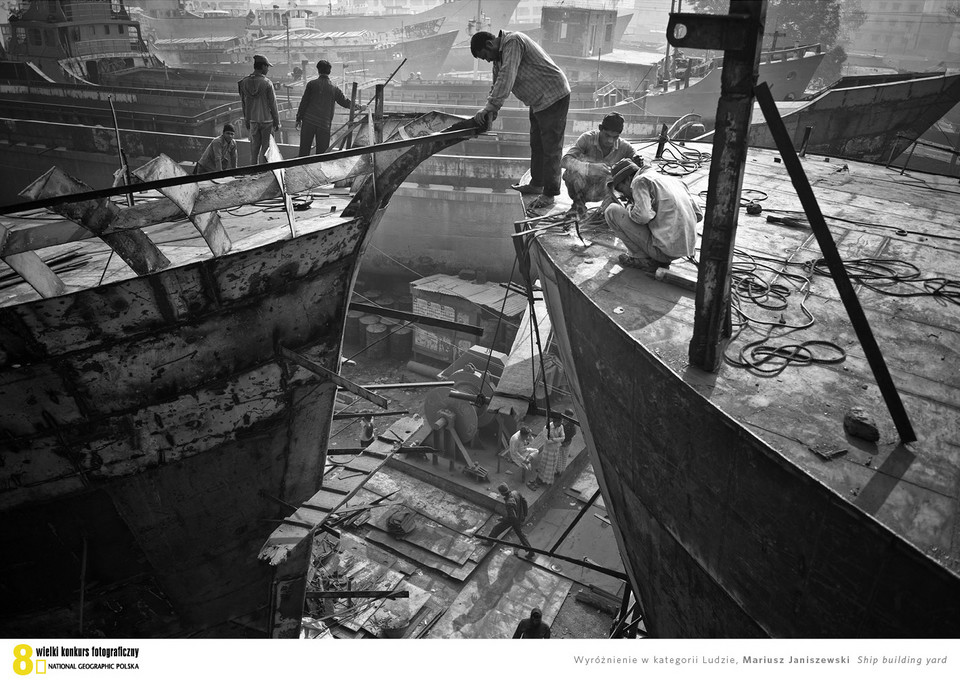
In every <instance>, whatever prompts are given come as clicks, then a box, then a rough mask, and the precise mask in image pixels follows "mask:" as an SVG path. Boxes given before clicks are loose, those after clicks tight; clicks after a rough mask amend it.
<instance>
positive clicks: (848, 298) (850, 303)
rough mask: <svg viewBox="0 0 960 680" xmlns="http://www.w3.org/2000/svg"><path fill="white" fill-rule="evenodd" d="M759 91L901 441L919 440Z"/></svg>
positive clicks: (796, 161) (770, 106)
mask: <svg viewBox="0 0 960 680" xmlns="http://www.w3.org/2000/svg"><path fill="white" fill-rule="evenodd" d="M756 92H757V101H758V102H760V109H761V110H762V111H763V116H764V118H766V120H767V126H768V127H769V128H770V134H771V135H772V136H773V139H774V141H775V142H776V143H777V149H778V150H779V151H780V155H781V156H782V157H783V165H784V167H786V169H787V172H789V173H790V180H791V181H792V182H793V188H794V189H795V190H796V192H797V197H798V198H799V199H800V204H801V205H802V206H803V210H804V212H805V213H806V215H807V221H808V222H809V223H810V228H811V229H812V230H813V235H814V236H816V237H817V245H818V246H820V252H821V253H823V259H824V260H826V262H827V266H828V267H829V268H830V275H831V276H832V277H833V282H834V283H835V284H836V285H837V292H838V293H840V300H841V301H842V302H843V306H844V308H845V309H846V310H847V315H848V316H849V317H850V322H851V323H852V324H853V330H854V331H855V332H856V334H857V339H858V340H860V345H861V346H862V347H863V353H864V354H865V355H866V357H867V362H868V363H869V364H870V369H871V370H872V371H873V377H874V378H875V379H876V381H877V385H878V386H879V387H880V393H881V394H882V395H883V400H884V401H885V402H886V404H887V409H889V411H890V416H891V417H892V418H893V422H894V424H895V425H896V426H897V432H898V433H899V434H900V439H901V440H902V441H903V442H905V443H909V442H913V441H916V440H917V436H916V434H915V433H914V431H913V426H912V425H911V424H910V417H909V416H908V415H907V411H906V409H905V408H904V406H903V401H902V400H901V399H900V393H899V392H897V387H896V385H895V384H894V382H893V376H891V375H890V370H889V369H888V368H887V363H886V361H884V359H883V352H881V351H880V346H879V345H878V344H877V340H876V338H875V337H874V336H873V331H872V330H871V328H870V322H869V321H868V320H867V315H866V314H865V313H864V311H863V307H862V306H861V305H860V300H859V298H857V292H856V290H854V288H853V284H852V283H851V282H850V277H849V276H848V275H847V270H846V268H845V267H844V266H843V258H842V257H841V256H840V252H839V251H838V250H837V244H836V243H835V242H834V240H833V237H832V236H831V235H830V228H829V227H828V226H827V221H826V220H825V219H824V217H823V213H822V212H821V211H820V204H819V203H818V202H817V197H816V194H814V193H813V188H812V187H811V186H810V182H809V180H808V179H807V175H806V173H805V172H804V171H803V164H802V163H801V162H800V158H799V157H798V156H797V152H796V150H795V149H794V148H793V143H792V142H791V141H790V135H789V134H788V133H787V128H786V126H784V124H783V119H781V118H780V112H779V111H777V105H776V104H775V103H774V101H773V95H772V94H770V88H769V87H767V84H766V83H761V84H760V85H758V86H757V89H756Z"/></svg>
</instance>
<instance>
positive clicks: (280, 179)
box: [264, 135, 297, 238]
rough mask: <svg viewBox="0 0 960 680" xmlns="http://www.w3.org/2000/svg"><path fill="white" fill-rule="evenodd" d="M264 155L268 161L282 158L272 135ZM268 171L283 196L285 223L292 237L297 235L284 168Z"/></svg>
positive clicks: (273, 161)
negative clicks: (285, 214) (288, 226)
mask: <svg viewBox="0 0 960 680" xmlns="http://www.w3.org/2000/svg"><path fill="white" fill-rule="evenodd" d="M264 156H266V159H267V162H268V163H276V162H278V161H282V160H283V154H281V153H280V147H278V146H277V140H275V139H274V138H273V135H270V144H269V146H267V151H266V153H265V154H264ZM270 172H272V173H273V176H274V178H275V179H276V180H277V187H278V188H279V189H280V195H281V196H282V197H283V209H284V212H285V213H287V224H288V225H290V236H291V237H293V238H296V237H297V218H296V216H295V215H294V214H293V199H291V198H290V193H289V192H288V191H287V185H286V179H285V176H286V172H287V171H286V170H285V169H283V168H275V169H273V170H271V171H270Z"/></svg>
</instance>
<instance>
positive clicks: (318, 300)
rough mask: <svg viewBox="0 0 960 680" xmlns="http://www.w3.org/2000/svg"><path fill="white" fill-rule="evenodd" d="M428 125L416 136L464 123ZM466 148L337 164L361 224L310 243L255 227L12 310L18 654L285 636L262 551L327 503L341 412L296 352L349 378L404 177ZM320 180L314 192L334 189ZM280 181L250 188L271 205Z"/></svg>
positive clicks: (307, 237) (6, 439)
mask: <svg viewBox="0 0 960 680" xmlns="http://www.w3.org/2000/svg"><path fill="white" fill-rule="evenodd" d="M424 120H425V119H421V120H420V121H414V122H411V123H409V124H408V125H407V129H406V131H405V134H407V135H409V136H419V135H422V134H424V133H425V132H435V131H439V130H440V129H443V128H444V127H446V126H447V125H448V124H449V123H450V122H452V119H450V118H448V117H443V116H432V117H429V120H427V121H426V122H424ZM450 143H453V142H451V141H449V140H441V141H437V142H430V143H424V144H423V145H422V147H421V146H416V145H414V148H412V149H409V150H404V149H401V150H400V151H384V152H381V153H380V154H378V157H377V159H376V160H375V161H369V160H363V157H359V156H358V157H354V159H353V161H350V159H347V162H344V161H331V162H330V163H331V164H332V165H330V166H329V167H330V168H331V169H332V170H333V171H336V172H338V173H340V174H344V173H345V174H346V175H347V176H357V175H358V174H360V175H363V174H367V179H366V180H365V184H364V185H363V186H362V187H361V189H360V190H359V191H358V193H357V195H356V197H355V198H354V199H353V200H352V201H351V202H350V204H349V205H348V206H347V207H346V208H345V209H344V210H343V213H342V217H339V218H337V217H333V218H329V217H324V216H322V215H321V216H318V217H317V218H315V219H316V220H318V221H317V222H314V223H311V225H310V226H307V225H304V226H301V227H300V228H299V229H298V235H297V236H296V237H295V238H290V232H289V228H288V227H286V224H285V221H284V223H282V224H280V225H279V226H278V225H277V223H274V224H273V225H268V224H266V223H265V224H263V225H261V226H260V227H257V226H256V225H251V227H248V231H247V232H245V233H246V236H244V240H243V241H241V242H240V243H241V244H242V245H239V246H237V247H235V248H234V250H232V251H230V252H227V253H226V254H223V255H220V256H219V257H214V258H207V259H199V260H198V259H197V257H196V256H195V255H191V254H190V253H189V252H187V251H178V253H179V254H178V255H177V257H186V258H188V262H187V263H186V264H181V265H179V266H171V267H168V268H166V269H161V270H160V271H156V272H154V273H149V274H145V275H141V276H135V277H129V276H127V277H123V276H121V280H118V281H114V282H112V283H108V284H104V285H95V283H94V285H92V286H87V287H82V289H80V290H76V291H68V293H67V294H64V295H60V296H56V297H49V298H45V299H33V300H24V301H19V300H20V299H21V298H17V297H9V298H8V304H7V305H6V306H5V307H3V308H0V319H2V324H0V325H2V330H0V349H2V354H0V356H2V363H0V422H3V427H4V430H3V437H2V439H0V452H2V455H3V460H4V469H3V475H2V477H0V521H3V523H4V525H5V526H7V527H15V529H14V532H15V538H16V541H17V542H16V545H18V546H20V547H21V548H22V549H21V550H18V551H17V555H16V556H13V555H8V556H7V560H5V562H6V564H5V567H4V570H5V573H6V575H7V577H6V578H5V586H4V589H5V590H6V593H5V595H6V596H7V597H8V601H9V602H13V603H14V605H15V606H13V607H8V608H6V609H5V611H6V613H5V615H4V617H3V618H2V620H0V629H2V630H4V631H6V633H7V636H8V637H11V636H15V635H21V636H22V635H25V634H31V635H35V636H42V637H48V636H52V637H73V636H77V635H79V636H99V635H105V636H108V637H153V636H160V635H164V636H166V635H185V634H196V633H198V632H207V634H214V635H228V634H231V633H232V634H235V633H236V630H233V631H231V630H230V629H229V628H230V626H229V624H230V622H235V623H238V624H239V625H240V626H242V627H243V629H244V630H251V631H253V632H254V634H264V635H265V634H267V633H268V630H267V622H268V620H269V617H268V612H267V607H268V603H269V598H270V593H271V589H272V579H273V578H275V574H274V573H273V572H272V571H271V570H270V569H269V568H268V567H266V566H264V565H263V564H262V563H260V562H259V561H258V560H257V553H258V551H259V548H260V546H262V544H263V542H264V540H265V539H266V537H267V536H269V535H270V532H271V531H272V529H273V528H275V526H276V524H275V522H276V521H278V520H279V519H280V518H282V517H283V516H284V515H285V514H287V505H286V504H287V503H298V502H301V501H303V500H305V499H307V498H309V497H310V495H311V494H312V493H314V492H315V490H316V486H317V483H318V480H319V479H320V476H321V475H322V472H323V468H324V461H325V452H326V442H327V435H328V432H329V427H330V422H331V418H332V409H333V402H334V398H335V395H336V386H335V385H334V384H333V383H332V382H330V381H329V380H326V379H325V378H323V377H320V376H318V375H317V374H316V373H314V372H311V371H307V370H305V369H303V368H297V367H296V366H292V365H290V364H288V363H287V362H285V361H283V360H281V359H280V358H279V348H281V347H282V348H285V349H287V350H293V351H296V352H300V353H303V354H304V355H306V356H309V357H310V359H311V360H312V361H313V362H314V363H315V364H318V365H319V366H321V367H323V368H325V369H327V370H329V371H333V372H336V371H337V370H338V368H339V363H340V347H341V338H342V333H343V323H344V318H345V315H346V309H347V300H348V299H349V294H350V290H351V288H352V285H353V281H354V279H355V277H356V272H357V266H358V263H359V260H360V256H361V254H362V252H363V250H364V248H365V247H366V245H367V243H368V241H369V239H370V237H371V236H372V232H373V230H374V229H375V227H376V225H377V224H378V223H379V222H380V220H381V218H382V216H383V213H384V211H385V209H386V204H387V203H388V201H389V199H390V196H391V195H392V193H393V192H394V191H395V190H396V188H397V187H398V186H399V185H400V183H401V182H402V181H403V178H404V177H406V175H407V174H408V173H409V172H410V171H412V170H413V169H414V168H415V167H416V165H417V164H419V162H420V161H422V160H423V159H424V158H426V157H427V156H429V155H430V154H431V153H433V152H434V151H437V150H439V149H442V148H443V147H444V146H447V145H449V144H450ZM358 159H359V160H358ZM371 162H375V163H376V164H377V170H376V172H375V173H373V174H372V176H371V175H370V174H369V170H364V168H368V167H369V163H371ZM322 167H323V168H327V167H328V166H322ZM316 172H318V170H317V169H314V168H313V167H312V166H310V167H309V168H308V169H305V170H304V171H302V172H301V173H300V174H298V175H297V177H298V178H300V177H303V178H307V179H309V181H315V182H319V183H321V184H322V183H325V181H324V179H323V177H324V176H323V175H320V176H319V177H320V179H316V180H314V179H313V175H312V174H311V173H316ZM323 172H330V170H323ZM290 178H291V174H288V175H287V182H291V181H297V182H299V181H306V180H301V179H296V180H292V179H290ZM271 182H272V179H270V176H269V175H267V176H265V177H260V178H258V179H257V181H246V182H244V183H243V187H244V189H246V190H249V191H254V192H256V193H257V196H258V197H261V196H263V197H266V196H267V195H269V194H266V193H265V192H266V190H269V188H270V186H269V185H270V183H271ZM261 185H262V186H261ZM273 186H274V190H275V187H276V185H275V184H274V185H273ZM210 191H211V192H213V193H211V194H210V195H211V196H214V195H217V196H229V192H227V193H226V194H224V193H222V192H223V190H222V189H216V188H215V187H214V188H211V189H210ZM217 192H221V193H217ZM201 200H204V199H201ZM174 212H175V211H174ZM146 214H153V213H152V212H150V210H149V208H148V209H141V211H140V212H138V213H136V215H140V216H142V215H146ZM132 219H137V218H132ZM159 219H160V221H161V222H163V221H164V219H163V218H159ZM167 219H169V218H167ZM251 228H252V229H253V230H252V231H249V229H251ZM178 230H179V231H178ZM191 232H192V238H194V239H196V238H197V234H196V232H195V231H194V229H193V226H192V225H190V224H189V223H180V225H179V226H172V227H169V228H167V231H161V232H160V233H159V234H160V235H158V234H154V237H155V238H159V239H160V241H161V242H162V243H170V244H177V243H180V242H182V241H183V239H184V238H185V237H187V235H188V234H190V233H191ZM284 234H285V235H284ZM161 235H162V236H166V238H169V239H170V240H169V241H167V240H166V239H164V238H162V237H161ZM48 238H59V237H58V236H56V233H55V231H52V232H50V235H49V236H48ZM109 262H110V261H109V259H108V261H107V264H108V265H109ZM82 275H83V276H86V274H85V273H84V274H82ZM97 275H98V274H97V273H94V272H91V276H94V277H96V276H97ZM92 280H93V281H94V282H96V278H93V279H92ZM22 285H23V284H21V286H22ZM71 285H77V284H76V283H74V284H71ZM8 295H13V294H11V293H8ZM20 295H21V296H27V293H26V292H23V293H20ZM27 297H29V296H27ZM32 297H34V298H36V297H37V296H36V294H33V296H32ZM51 584H52V585H51ZM224 626H226V627H224Z"/></svg>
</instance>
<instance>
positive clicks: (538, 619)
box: [513, 607, 550, 640]
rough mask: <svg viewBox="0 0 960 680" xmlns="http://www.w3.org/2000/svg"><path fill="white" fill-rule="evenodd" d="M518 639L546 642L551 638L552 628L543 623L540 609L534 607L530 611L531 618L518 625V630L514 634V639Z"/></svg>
mask: <svg viewBox="0 0 960 680" xmlns="http://www.w3.org/2000/svg"><path fill="white" fill-rule="evenodd" d="M518 638H519V639H527V640H536V639H541V640H546V639H549V638H550V626H548V625H547V624H545V623H544V622H543V613H542V612H541V611H540V608H539V607H534V608H533V609H532V610H531V611H530V617H529V618H526V619H523V620H522V621H520V623H518V624H517V629H516V630H515V631H514V632H513V639H514V640H516V639H518Z"/></svg>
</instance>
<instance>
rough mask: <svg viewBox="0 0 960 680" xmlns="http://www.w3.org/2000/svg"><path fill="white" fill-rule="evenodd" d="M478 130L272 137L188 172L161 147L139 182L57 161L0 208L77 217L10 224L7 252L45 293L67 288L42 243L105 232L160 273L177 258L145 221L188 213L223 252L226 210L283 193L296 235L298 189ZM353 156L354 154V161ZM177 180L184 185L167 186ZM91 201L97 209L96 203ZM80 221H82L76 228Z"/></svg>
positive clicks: (138, 262) (120, 249) (134, 263)
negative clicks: (108, 181)
mask: <svg viewBox="0 0 960 680" xmlns="http://www.w3.org/2000/svg"><path fill="white" fill-rule="evenodd" d="M464 122H466V121H464ZM476 134H477V131H476V128H474V127H472V126H471V127H467V128H461V129H454V128H451V129H447V130H444V131H441V132H434V133H428V134H426V135H422V136H416V137H411V138H406V139H397V140H391V141H389V142H382V143H378V144H374V145H370V146H360V147H354V148H352V149H347V150H343V151H334V152H327V153H325V154H320V155H317V156H307V157H298V158H292V159H286V160H284V159H283V157H282V156H281V154H280V150H279V148H278V147H277V145H276V142H275V141H273V140H272V139H271V143H270V148H269V150H268V151H267V154H266V156H267V159H268V160H269V162H268V163H264V164H260V165H251V166H244V167H240V168H231V169H227V170H219V171H215V172H210V173H205V174H204V175H203V176H202V177H197V176H194V175H190V174H187V172H186V171H185V170H184V169H183V168H181V167H180V166H179V165H178V164H177V163H176V162H175V161H173V160H172V159H170V158H169V157H167V156H164V155H161V156H159V157H158V158H155V159H154V160H152V161H150V162H149V163H148V164H147V165H145V166H143V167H141V168H139V169H137V170H136V171H135V173H134V174H135V175H136V176H137V177H138V178H139V179H140V180H142V181H141V182H140V183H136V184H135V183H132V182H130V181H129V180H128V182H127V183H126V184H124V185H120V186H115V187H112V188H109V189H93V190H91V189H90V188H89V187H88V186H87V185H85V184H83V183H82V182H80V181H79V180H76V179H74V178H73V177H70V176H69V175H68V174H67V173H65V172H63V171H62V170H60V169H59V168H53V169H51V170H50V171H48V172H47V173H46V174H44V175H43V176H42V177H40V178H38V179H37V180H35V181H34V182H33V184H31V185H30V186H29V187H28V188H27V189H26V190H24V192H22V193H21V195H22V196H25V197H27V199H28V200H27V201H25V202H21V203H17V204H12V205H3V206H0V215H17V214H19V215H20V216H23V217H26V218H27V219H30V216H29V214H30V213H33V212H34V211H37V210H43V209H46V208H57V207H60V206H62V207H61V208H60V209H59V210H56V209H55V210H54V212H58V213H60V214H61V215H63V217H64V218H65V220H66V222H67V223H73V225H72V226H71V227H68V228H67V229H64V228H63V225H57V224H55V222H56V221H55V220H49V219H46V220H40V223H39V224H27V225H24V226H23V227H20V228H13V229H10V228H7V227H4V228H3V229H2V232H3V234H2V235H3V239H2V241H0V258H2V259H3V260H4V262H6V263H7V264H8V265H10V266H11V267H12V268H13V269H14V271H16V272H17V273H18V274H19V275H20V276H21V277H22V278H23V279H24V280H25V281H26V282H27V284H29V285H30V286H31V287H32V288H33V289H34V290H35V291H36V292H37V293H38V294H39V295H41V296H42V297H45V298H46V297H53V296H57V295H61V294H63V293H64V292H65V291H66V290H67V287H66V285H65V284H64V282H63V281H62V280H61V279H60V277H59V276H58V275H57V274H56V272H54V271H53V270H52V269H51V268H50V266H48V263H46V262H44V261H43V260H42V258H41V257H40V255H39V254H38V253H37V250H39V249H42V248H47V247H49V246H54V245H65V244H68V243H73V242H77V241H86V240H89V239H91V238H100V239H102V240H103V242H104V243H106V244H107V245H108V246H110V247H111V248H112V250H113V252H114V253H115V254H116V255H117V256H119V257H120V258H121V259H122V260H123V261H124V262H125V263H126V264H127V265H128V266H129V267H130V268H131V269H132V270H133V271H134V272H135V273H136V274H137V275H139V276H143V275H147V274H153V273H155V272H158V271H162V270H164V269H166V268H168V267H169V266H170V265H171V262H170V260H169V259H167V257H166V256H165V255H164V254H163V252H162V251H161V250H160V249H159V248H158V246H157V244H156V243H154V242H153V241H152V240H151V239H150V237H149V236H148V235H147V234H146V233H145V232H144V231H143V228H145V227H148V226H151V225H156V224H163V223H167V222H171V221H179V220H182V219H184V218H186V219H188V220H190V221H191V222H192V223H193V224H194V226H195V227H196V228H197V230H198V232H199V233H200V235H201V236H202V238H203V239H204V240H205V241H206V242H207V245H208V246H209V248H210V251H211V253H212V254H213V255H214V256H215V257H216V256H220V255H223V254H226V253H228V252H230V250H231V247H232V243H231V240H230V238H229V236H228V234H227V233H226V230H225V228H224V226H223V224H222V223H221V221H220V217H219V211H221V210H226V209H229V208H235V207H238V206H240V205H244V204H248V203H253V202H256V201H262V200H265V199H269V198H281V199H282V200H283V201H284V202H285V204H286V213H287V219H288V221H289V225H290V232H291V236H293V237H295V236H296V227H295V218H294V215H293V205H292V202H291V194H295V193H300V192H303V191H305V190H307V189H311V188H314V187H316V186H320V185H326V184H331V183H334V182H337V181H342V180H345V179H350V178H354V177H358V176H363V175H370V174H372V175H373V177H376V174H377V172H376V170H377V160H376V154H378V153H382V152H385V151H392V150H404V149H407V148H408V147H411V146H416V145H420V144H424V143H432V144H437V145H446V146H448V145H450V144H452V143H456V141H459V140H462V139H466V138H468V137H473V136H475V135H476ZM347 159H354V160H353V162H350V161H348V160H347ZM344 161H347V162H344ZM320 164H322V165H323V167H322V168H320V167H303V166H317V165H320ZM128 177H129V174H128ZM236 177H245V178H246V179H245V181H244V182H242V183H239V184H240V186H241V187H242V190H241V191H237V183H235V182H228V183H226V184H213V185H212V186H209V185H207V186H204V187H201V186H200V184H199V183H200V182H201V181H204V182H210V181H212V180H217V179H228V178H236ZM173 187H183V189H182V190H179V191H172V192H171V191H165V190H168V189H171V188H173ZM157 191H159V192H160V194H162V195H163V196H164V197H165V200H159V201H157V200H151V201H141V202H140V203H137V204H135V203H134V201H133V194H134V193H139V194H141V195H142V194H143V193H144V192H150V195H151V196H156V194H155V193H154V192H157ZM123 196H126V197H127V205H126V207H121V205H119V204H118V203H115V202H114V201H113V200H104V199H120V198H121V197H123ZM92 207H96V209H95V210H89V208H92ZM108 223H109V224H108ZM77 225H79V226H80V227H82V229H77V228H76V227H77ZM108 262H109V260H108Z"/></svg>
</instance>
